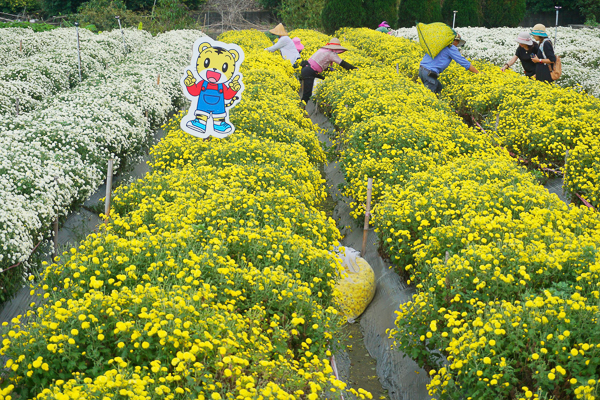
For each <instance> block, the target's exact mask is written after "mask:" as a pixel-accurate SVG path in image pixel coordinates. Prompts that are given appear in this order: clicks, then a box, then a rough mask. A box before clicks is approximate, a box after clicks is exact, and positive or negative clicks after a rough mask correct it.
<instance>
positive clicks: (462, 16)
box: [442, 0, 483, 26]
mask: <svg viewBox="0 0 600 400" xmlns="http://www.w3.org/2000/svg"><path fill="white" fill-rule="evenodd" d="M454 11H458V13H457V14H456V26H479V25H480V23H481V20H482V19H483V16H482V15H481V8H480V6H479V1H478V0H445V1H444V5H443V6H442V17H443V20H444V22H445V23H447V24H448V25H449V26H452V19H453V18H454Z"/></svg>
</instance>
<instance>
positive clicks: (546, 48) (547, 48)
mask: <svg viewBox="0 0 600 400" xmlns="http://www.w3.org/2000/svg"><path fill="white" fill-rule="evenodd" d="M531 36H533V38H534V39H535V40H536V41H537V42H538V43H539V44H540V47H539V49H538V51H537V55H536V56H535V57H531V61H533V62H534V63H536V68H535V79H537V80H538V81H542V82H554V79H552V76H551V75H550V66H549V64H552V63H555V62H556V55H555V54H554V47H553V46H552V42H551V41H550V39H548V34H547V33H546V27H545V26H544V25H542V24H537V25H535V26H534V27H533V30H532V31H531Z"/></svg>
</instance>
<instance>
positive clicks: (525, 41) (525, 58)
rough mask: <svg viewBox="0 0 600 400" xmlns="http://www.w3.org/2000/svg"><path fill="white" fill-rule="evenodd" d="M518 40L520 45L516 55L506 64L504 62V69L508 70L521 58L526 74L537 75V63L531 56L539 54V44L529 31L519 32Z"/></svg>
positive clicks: (528, 75) (529, 75)
mask: <svg viewBox="0 0 600 400" xmlns="http://www.w3.org/2000/svg"><path fill="white" fill-rule="evenodd" d="M516 41H517V43H519V47H517V51H516V53H515V55H514V56H513V57H512V58H511V59H510V60H508V62H507V63H506V64H504V66H503V67H502V71H506V70H507V69H509V68H510V67H512V66H513V64H514V63H515V62H517V60H521V65H523V70H524V71H525V76H527V77H529V78H531V77H533V76H535V72H536V64H535V63H534V62H533V61H532V60H531V58H532V57H533V56H536V55H537V52H538V48H539V46H538V44H537V43H535V42H534V41H533V40H531V36H530V35H529V33H528V32H521V33H519V36H517V39H516Z"/></svg>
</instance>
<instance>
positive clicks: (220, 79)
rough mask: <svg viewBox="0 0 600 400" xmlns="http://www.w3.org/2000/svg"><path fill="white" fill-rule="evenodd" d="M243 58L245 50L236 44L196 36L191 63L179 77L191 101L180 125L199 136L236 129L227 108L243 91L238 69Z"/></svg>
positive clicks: (223, 134)
mask: <svg viewBox="0 0 600 400" xmlns="http://www.w3.org/2000/svg"><path fill="white" fill-rule="evenodd" d="M243 61H244V52H243V50H242V49H241V48H240V47H239V46H237V45H235V44H230V43H222V42H217V41H214V40H212V39H210V38H208V37H202V38H200V39H198V40H196V42H195V43H194V48H193V54H192V59H191V61H190V65H188V66H187V67H186V68H185V71H184V73H183V77H182V78H181V86H182V87H183V93H184V94H185V96H186V97H187V98H188V99H190V100H191V102H192V103H191V105H190V109H189V110H188V113H187V115H186V116H184V117H183V118H182V119H181V129H183V130H184V131H185V132H187V133H189V134H190V135H193V136H197V137H201V138H207V137H209V136H215V137H218V138H224V137H227V136H229V135H231V134H232V133H233V132H234V131H235V126H233V124H232V123H231V121H229V111H230V110H231V108H233V107H235V106H236V105H237V104H238V103H239V102H240V100H241V98H242V96H241V95H242V92H243V91H244V83H243V80H242V74H241V73H240V71H239V69H240V65H241V64H242V62H243Z"/></svg>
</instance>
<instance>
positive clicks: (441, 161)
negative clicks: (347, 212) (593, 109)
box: [316, 30, 600, 399]
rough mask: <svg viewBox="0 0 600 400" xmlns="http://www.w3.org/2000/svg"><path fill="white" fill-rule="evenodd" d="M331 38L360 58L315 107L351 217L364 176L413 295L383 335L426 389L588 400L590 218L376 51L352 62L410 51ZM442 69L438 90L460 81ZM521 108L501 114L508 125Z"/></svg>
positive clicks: (593, 222) (594, 275)
mask: <svg viewBox="0 0 600 400" xmlns="http://www.w3.org/2000/svg"><path fill="white" fill-rule="evenodd" d="M337 35H338V37H346V40H347V42H346V43H344V45H345V46H349V47H351V48H352V50H354V51H356V52H358V53H359V54H357V55H354V54H351V52H348V53H347V56H345V58H346V59H348V60H349V62H353V60H363V67H362V68H361V70H359V71H358V72H353V73H351V74H332V76H329V77H328V78H327V79H326V80H325V82H324V83H323V84H321V85H320V87H319V89H318V92H317V96H316V98H317V100H318V102H319V104H320V105H321V106H322V107H323V108H324V109H325V110H326V111H328V112H329V113H330V115H331V118H332V121H334V122H335V124H336V126H337V127H338V128H339V133H338V135H339V136H338V139H337V144H338V145H339V146H341V149H342V150H341V153H340V161H341V163H342V166H343V168H344V170H345V171H346V174H347V187H346V193H347V194H348V195H350V196H353V198H354V199H355V200H356V202H355V203H354V210H355V215H356V216H357V217H359V216H360V215H362V214H363V213H364V209H363V207H364V201H365V200H364V199H365V194H364V193H365V190H364V187H365V186H366V178H367V177H375V179H374V181H375V182H378V183H379V185H380V186H379V187H377V185H376V184H374V194H375V197H374V201H375V208H374V211H373V215H374V223H375V224H376V230H377V232H378V236H379V239H380V246H381V249H382V251H383V252H384V253H386V254H387V255H388V256H389V258H390V260H391V261H392V263H393V264H394V265H395V266H396V268H397V269H398V270H399V271H400V272H401V273H403V274H404V275H405V276H406V277H407V278H408V279H409V280H410V281H413V282H414V283H415V284H416V288H417V290H418V294H417V295H416V296H415V297H414V299H413V301H411V302H409V303H406V304H404V305H402V306H401V308H400V311H399V315H398V320H397V328H396V329H394V330H393V331H392V332H390V335H391V337H393V338H394V339H395V340H396V343H397V346H398V348H399V349H400V350H401V351H402V352H404V353H405V354H407V355H408V356H410V357H412V358H413V359H415V360H417V361H418V362H419V364H420V365H421V366H423V367H425V368H427V369H428V370H429V372H430V375H431V377H432V380H431V383H430V385H429V389H430V392H431V394H432V395H435V396H437V397H438V398H441V399H459V398H468V397H472V398H519V399H520V398H523V399H526V398H548V396H554V397H555V398H565V399H566V398H592V396H596V395H597V389H596V383H597V381H598V378H599V376H598V373H597V369H598V352H599V351H600V342H598V341H597V340H595V338H596V337H597V335H596V333H595V329H597V326H598V325H597V323H596V319H597V315H598V298H599V297H600V296H599V292H598V290H597V287H598V285H599V284H600V276H599V275H598V268H599V264H598V259H597V254H598V247H599V246H600V240H599V238H600V231H599V230H600V218H599V217H598V214H597V213H595V212H593V211H591V210H590V209H587V208H585V207H580V208H578V207H571V208H569V207H567V206H566V205H564V204H563V203H562V202H560V201H559V200H558V198H556V197H555V196H553V195H549V194H548V192H547V191H546V190H545V189H543V188H542V187H541V186H540V185H538V184H537V182H536V181H535V180H534V179H533V177H532V175H531V174H529V173H528V172H526V171H525V170H524V169H522V168H521V167H519V165H518V163H517V161H516V160H514V159H513V158H511V157H510V156H509V155H508V154H507V152H506V151H505V150H502V149H501V148H498V147H496V146H494V145H493V141H494V138H492V137H490V136H486V135H485V134H483V133H479V132H476V131H474V130H472V129H471V128H468V127H467V126H465V125H464V124H463V122H462V120H461V118H460V117H459V116H457V115H456V114H455V113H454V112H453V110H452V109H449V108H446V107H447V106H446V105H445V104H444V103H443V102H440V101H438V100H437V99H436V98H435V97H434V96H432V94H431V93H430V92H428V91H427V90H424V89H423V87H422V86H421V85H420V84H415V83H412V82H410V81H408V80H406V79H405V78H402V77H399V76H397V75H396V71H395V68H392V67H382V66H381V65H380V64H381V62H383V61H384V60H382V58H383V57H385V55H383V54H381V53H377V54H375V55H373V58H372V61H371V65H368V64H366V63H364V58H365V54H366V53H367V52H369V51H372V50H370V49H373V48H377V49H379V48H382V47H384V46H393V42H391V43H390V41H393V40H399V46H409V47H410V44H409V43H406V42H404V41H403V40H400V39H394V38H389V37H387V36H386V35H381V34H377V33H374V32H371V31H368V30H342V31H340V32H337ZM380 42H381V45H380ZM365 43H368V46H366V45H364V44H365ZM362 46H365V47H362ZM402 57H403V58H404V56H402ZM395 62H396V60H394V59H393V58H392V59H389V60H388V65H394V64H395ZM398 63H399V65H409V64H408V63H406V62H405V63H404V64H402V62H401V61H398ZM478 68H479V65H478ZM494 68H497V67H494ZM399 72H403V71H402V70H400V71H399ZM453 73H455V74H456V75H453V76H452V79H448V81H446V83H448V84H449V81H451V80H454V79H457V78H461V79H463V81H467V80H468V79H469V78H471V77H467V73H465V72H464V71H462V72H461V71H460V70H457V71H456V72H453ZM485 76H486V75H485V74H482V76H481V77H479V76H477V77H475V79H477V78H479V79H485ZM475 86H476V84H475V83H473V87H475ZM538 87H539V88H546V87H545V86H541V85H539V84H536V85H534V88H538ZM552 90H554V89H552ZM556 90H562V92H561V93H565V96H567V95H568V94H569V93H571V92H569V91H568V90H565V89H556ZM473 91H475V89H473ZM573 96H581V95H580V94H577V93H574V94H573ZM567 97H568V96H567ZM511 99H512V98H511ZM471 105H472V103H470V101H469V98H468V97H467V96H465V108H466V109H467V110H470V108H469V107H470V106H471ZM520 111H521V109H518V108H513V109H512V114H511V113H510V111H508V110H506V113H507V118H508V117H509V116H510V115H516V114H518V112H520ZM565 119H566V117H565ZM498 132H500V129H498ZM466 144H471V145H472V146H473V147H472V148H468V147H465V145H466Z"/></svg>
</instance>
